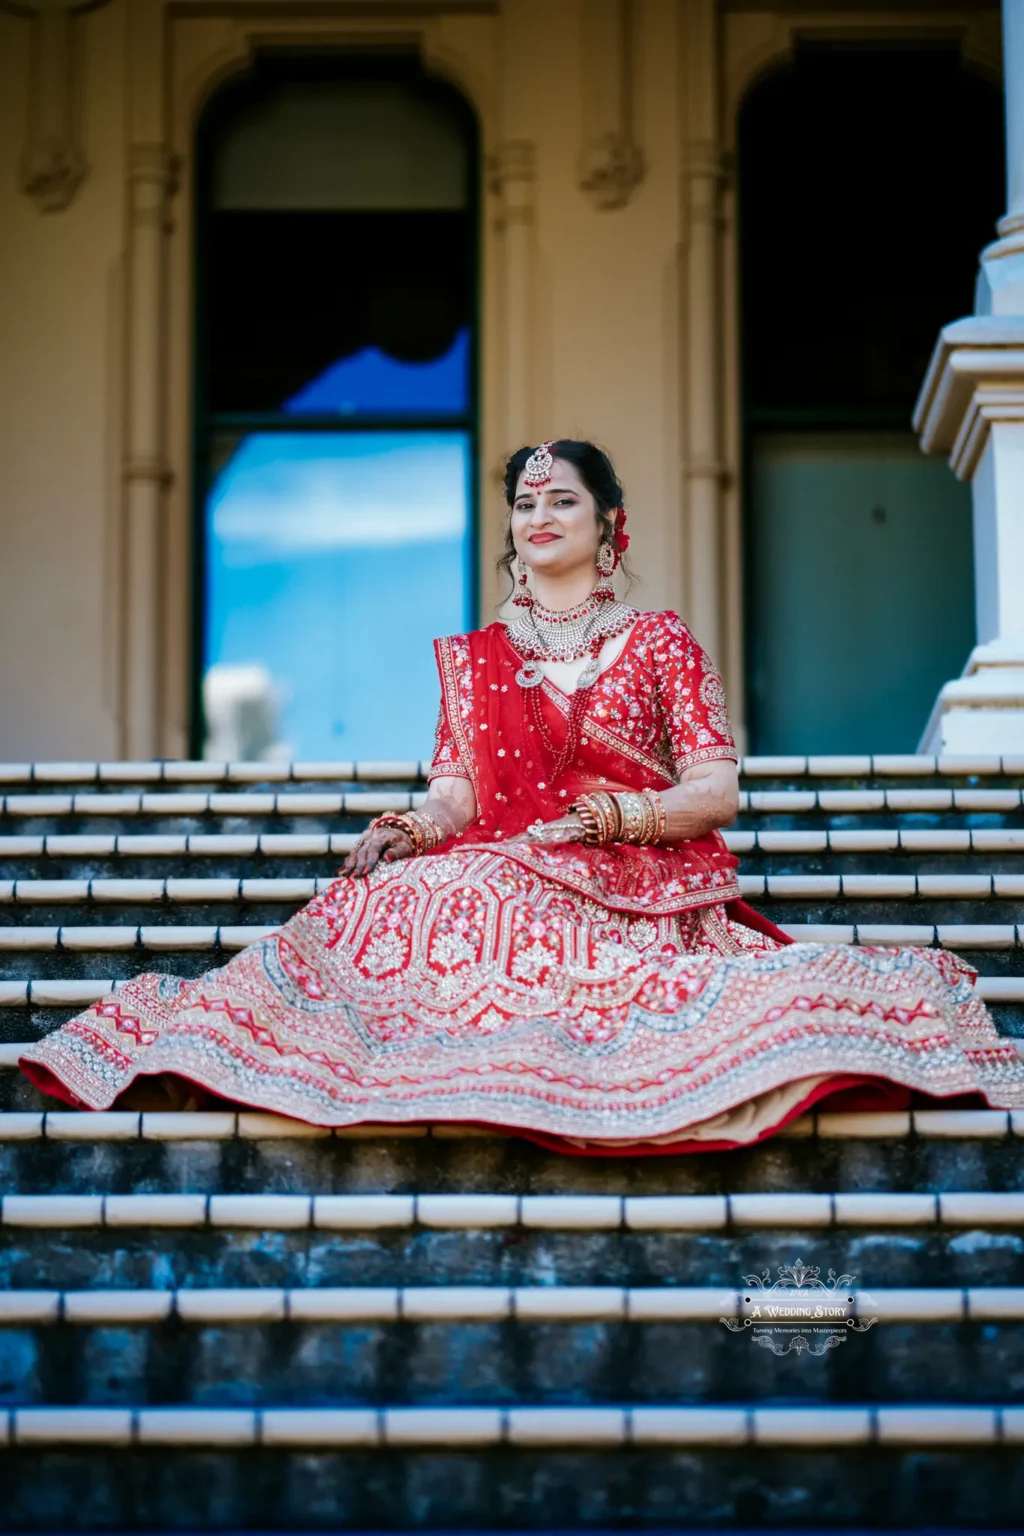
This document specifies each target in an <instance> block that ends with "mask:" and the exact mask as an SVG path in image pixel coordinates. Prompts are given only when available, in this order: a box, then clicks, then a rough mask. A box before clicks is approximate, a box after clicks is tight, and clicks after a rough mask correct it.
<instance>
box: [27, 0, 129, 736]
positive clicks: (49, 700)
mask: <svg viewBox="0 0 1024 1536" xmlns="http://www.w3.org/2000/svg"><path fill="white" fill-rule="evenodd" d="M75 26H76V28H77V29H79V31H80V34H81V35H80V38H79V39H78V40H77V41H78V43H79V44H80V61H79V62H80V69H79V76H80V80H81V100H80V108H79V111H80V135H81V142H82V146H83V148H84V150H85V153H86V155H87V157H88V160H89V162H90V165H91V172H90V174H89V176H88V179H87V180H86V182H85V184H84V186H83V188H82V190H81V192H80V193H79V196H78V197H77V198H76V199H75V201H74V202H73V203H72V204H71V206H70V207H69V208H68V209H66V210H65V211H64V212H62V213H51V214H44V213H41V212H39V211H38V210H37V208H36V207H35V206H34V205H33V204H32V203H31V202H30V201H29V200H28V198H26V197H25V196H24V195H23V194H22V193H21V192H20V190H19V187H18V178H17V162H18V158H19V156H20V154H21V151H22V148H23V146H24V144H25V137H26V124H27V119H28V100H27V93H28V81H29V41H30V28H29V24H28V23H27V22H26V21H24V20H22V19H21V18H19V17H16V16H13V15H10V14H7V13H5V12H0V71H2V80H0V151H2V156H3V164H2V169H0V352H2V366H0V752H2V754H3V756H5V757H35V758H45V757H64V756H72V757H73V756H86V757H91V756H93V755H101V754H102V755H106V754H113V753H114V752H116V750H117V741H118V729H117V719H116V696H115V695H116V689H115V676H114V665H113V664H114V654H113V652H114V642H115V633H114V621H115V619H116V591H115V582H114V571H113V565H114V562H115V561H116V557H117V529H116V526H115V522H114V519H115V518H116V513H117V507H118V500H119V497H118V478H119V477H118V469H119V465H118V457H119V444H118V430H119V416H120V411H119V404H118V393H119V389H120V384H121V368H120V366H119V349H118V325H119V320H120V311H121V292H120V263H121V251H122V244H123V220H122V204H123V200H124V171H123V142H124V135H123V126H122V114H123V107H122V97H123V76H122V69H123V26H124V17H123V12H122V9H121V7H120V5H117V4H111V5H108V6H106V7H105V8H104V9H103V10H100V11H96V12H94V13H93V14H91V15H90V16H88V17H87V18H85V17H83V18H80V19H78V20H77V21H76V22H75Z"/></svg>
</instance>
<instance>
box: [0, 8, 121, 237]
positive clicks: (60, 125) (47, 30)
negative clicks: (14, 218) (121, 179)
mask: <svg viewBox="0 0 1024 1536" xmlns="http://www.w3.org/2000/svg"><path fill="white" fill-rule="evenodd" d="M101 3H102V0H101ZM7 8H8V9H10V10H14V11H17V12H18V13H19V14H20V15H24V16H27V17H28V18H29V24H30V26H31V28H32V45H31V48H32V63H31V75H30V81H29V107H28V130H27V135H26V141H25V148H24V150H23V151H22V155H21V160H20V163H19V167H18V179H19V183H20V186H21V190H22V191H23V192H24V193H25V196H26V197H30V198H31V199H32V201H33V202H34V203H35V205H36V207H37V208H38V209H39V211H40V212H41V213H59V212H61V210H62V209H64V208H67V207H68V205H69V204H70V203H71V202H72V201H73V200H74V197H75V194H76V192H77V191H78V189H79V187H80V186H81V185H82V183H83V181H84V180H85V178H86V176H87V175H88V173H89V163H88V161H87V159H86V157H85V152H84V151H83V149H82V147H81V144H80V143H79V138H78V123H77V105H78V103H77V89H76V86H77V74H78V59H77V52H76V49H77V40H76V37H75V16H76V14H77V13H78V12H80V11H85V10H93V9H95V8H96V7H95V0H87V3H86V4H84V5H83V4H81V3H75V0H24V3H20V4H17V5H14V4H8V6H7Z"/></svg>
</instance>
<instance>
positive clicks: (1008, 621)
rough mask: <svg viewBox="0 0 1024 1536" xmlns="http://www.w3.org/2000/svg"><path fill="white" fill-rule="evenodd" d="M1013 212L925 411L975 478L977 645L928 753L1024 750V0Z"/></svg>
mask: <svg viewBox="0 0 1024 1536" xmlns="http://www.w3.org/2000/svg"><path fill="white" fill-rule="evenodd" d="M1003 49H1004V74H1005V88H1006V160H1007V166H1006V181H1007V202H1008V205H1009V208H1008V212H1007V213H1006V215H1005V217H1004V218H1002V219H1000V221H999V225H998V229H999V234H1000V237H1001V238H1000V239H999V240H997V241H996V242H995V243H994V244H993V245H990V246H987V247H986V249H985V250H984V251H982V253H981V270H980V273H979V278H978V288H977V304H978V309H979V313H978V314H977V315H976V316H973V317H971V318H969V319H966V320H958V321H956V322H955V323H954V324H953V325H948V326H946V327H945V328H944V330H943V331H942V332H941V334H940V336H939V339H938V342H937V344H936V347H935V351H934V353H933V354H932V360H931V363H930V364H929V368H928V373H927V375H926V377H925V381H924V384H923V385H922V387H921V393H920V395H919V397H918V401H917V406H916V408H915V411H914V430H915V431H916V432H917V433H918V434H919V436H920V438H921V447H922V448H923V449H924V451H925V452H926V453H946V454H948V455H949V462H950V465H951V467H952V469H953V471H954V473H955V474H956V475H957V476H958V477H959V478H960V479H961V480H965V481H969V482H970V484H971V492H972V500H973V507H974V574H975V588H976V613H977V638H978V644H977V645H976V646H975V648H974V650H973V651H972V652H971V654H970V656H969V658H968V660H967V664H966V666H965V668H964V671H963V674H962V676H961V677H959V678H956V679H954V680H953V681H952V682H949V683H947V684H946V685H945V686H944V687H943V689H942V690H941V692H940V694H939V697H938V699H937V700H936V703H935V708H934V709H933V711H932V715H931V719H930V720H929V722H928V726H927V728H926V730H925V734H924V737H923V738H922V741H921V750H922V751H924V752H947V753H955V754H962V753H968V754H979V753H980V754H986V755H987V754H1010V755H1021V754H1024V0H1003Z"/></svg>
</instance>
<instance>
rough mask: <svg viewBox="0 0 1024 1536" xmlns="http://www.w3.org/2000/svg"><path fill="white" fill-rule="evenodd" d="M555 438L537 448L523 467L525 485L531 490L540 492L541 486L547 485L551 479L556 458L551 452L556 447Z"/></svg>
mask: <svg viewBox="0 0 1024 1536" xmlns="http://www.w3.org/2000/svg"><path fill="white" fill-rule="evenodd" d="M555 441H556V439H555V438H553V437H552V438H549V439H548V441H547V442H546V443H541V445H540V447H539V448H535V449H534V450H533V452H532V453H531V454H530V457H529V458H528V459H527V461H526V463H525V464H524V465H523V484H524V485H528V486H529V487H530V489H531V490H538V489H539V488H540V486H542V485H547V483H548V481H549V480H550V479H551V470H552V467H553V465H554V462H555V461H554V458H553V456H552V453H551V450H552V448H553V447H554V445H555Z"/></svg>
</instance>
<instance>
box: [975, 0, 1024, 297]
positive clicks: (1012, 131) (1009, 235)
mask: <svg viewBox="0 0 1024 1536" xmlns="http://www.w3.org/2000/svg"><path fill="white" fill-rule="evenodd" d="M1003 89H1004V93H1005V100H1006V213H1005V214H1004V215H1003V217H1002V218H1001V219H1000V220H999V223H998V225H997V226H996V228H997V230H998V232H999V236H1000V238H999V239H998V240H996V241H995V242H994V243H993V244H992V245H989V246H986V247H985V249H984V250H983V251H982V253H981V268H980V271H979V273H978V288H977V294H976V299H975V306H974V307H975V309H976V310H977V312H978V314H979V315H1024V0H1003Z"/></svg>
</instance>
